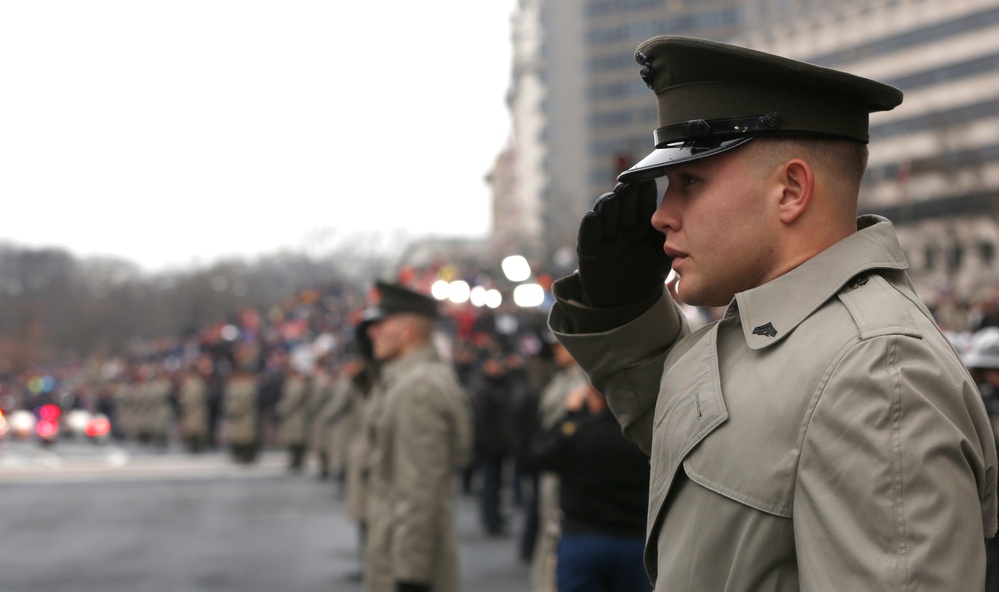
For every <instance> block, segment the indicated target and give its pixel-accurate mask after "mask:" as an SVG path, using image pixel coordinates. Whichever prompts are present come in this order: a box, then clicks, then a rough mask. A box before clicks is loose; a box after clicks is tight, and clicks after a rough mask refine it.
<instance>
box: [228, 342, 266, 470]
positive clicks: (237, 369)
mask: <svg viewBox="0 0 999 592" xmlns="http://www.w3.org/2000/svg"><path fill="white" fill-rule="evenodd" d="M257 356H258V353H257V349H256V348H255V347H253V346H249V345H240V346H238V347H237V349H236V352H235V358H236V359H235V365H234V367H233V370H232V374H230V375H229V376H228V378H226V381H225V387H224V390H223V393H222V414H223V428H222V429H223V434H224V437H225V441H226V444H227V445H228V446H229V450H230V452H231V453H232V456H233V459H235V460H236V462H240V463H252V462H254V461H255V460H256V459H257V453H258V452H259V442H260V438H259V433H258V431H259V426H258V422H259V420H258V415H259V410H258V406H257V375H256V372H255V371H256V369H257V361H258V357H257Z"/></svg>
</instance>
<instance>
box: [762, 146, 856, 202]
mask: <svg viewBox="0 0 999 592" xmlns="http://www.w3.org/2000/svg"><path fill="white" fill-rule="evenodd" d="M747 146H752V147H753V148H754V150H755V154H754V156H756V157H758V158H761V159H762V160H763V162H764V163H765V166H768V167H773V166H777V165H779V164H781V163H783V162H784V161H786V160H787V159H790V158H795V157H800V158H803V159H805V160H806V161H808V162H809V164H811V165H812V167H813V168H814V169H816V170H817V172H818V173H819V174H820V175H822V174H824V175H825V177H826V178H828V179H831V180H832V182H833V183H835V184H838V185H840V186H841V190H842V191H843V192H845V193H849V194H851V195H852V196H856V195H857V194H859V193H860V182H861V180H862V179H863V178H864V172H865V171H866V170H867V158H868V150H867V144H864V143H861V142H856V141H854V140H843V139H837V138H812V137H807V138H806V137H803V138H756V139H754V140H753V141H752V142H750V143H749V144H747Z"/></svg>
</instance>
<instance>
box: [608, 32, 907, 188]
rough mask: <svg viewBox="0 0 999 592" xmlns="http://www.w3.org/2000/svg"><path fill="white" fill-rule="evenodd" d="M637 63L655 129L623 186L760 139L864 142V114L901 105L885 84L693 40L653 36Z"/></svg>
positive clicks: (641, 49) (639, 51)
mask: <svg viewBox="0 0 999 592" xmlns="http://www.w3.org/2000/svg"><path fill="white" fill-rule="evenodd" d="M635 60H636V61H637V62H638V63H639V64H640V65H641V66H642V70H641V76H642V79H643V80H645V83H646V84H647V85H648V86H649V88H651V89H652V90H653V91H654V92H655V94H656V101H657V107H658V113H659V127H658V129H656V130H655V132H654V137H655V150H653V152H652V153H651V154H649V155H648V156H646V157H645V158H644V159H642V160H641V161H640V162H639V163H638V164H636V165H635V166H633V167H631V168H630V169H628V170H627V171H624V172H623V173H621V175H620V176H618V180H620V181H622V182H631V181H637V180H642V179H652V178H655V177H661V176H662V175H664V174H665V170H664V169H665V168H666V167H668V166H671V165H674V164H679V163H681V162H685V161H690V160H695V159H700V158H704V157H707V156H711V155H714V154H718V153H720V152H724V151H726V150H731V149H732V148H735V147H736V146H740V145H742V144H744V143H746V142H748V141H750V140H751V139H752V138H754V137H759V136H784V137H794V136H798V137H820V138H845V139H848V140H856V141H858V142H864V143H867V141H868V119H869V114H870V113H873V112H875V111H890V110H891V109H894V108H895V107H896V106H898V105H899V104H900V103H901V102H902V91H900V90H898V89H897V88H895V87H892V86H889V85H887V84H882V83H880V82H876V81H874V80H869V79H867V78H861V77H859V76H854V75H852V74H847V73H846V72H840V71H838V70H831V69H829V68H822V67H820V66H815V65H812V64H807V63H805V62H799V61H795V60H791V59H788V58H784V57H780V56H776V55H772V54H768V53H763V52H760V51H755V50H751V49H746V48H743V47H737V46H734V45H729V44H726V43H719V42H715V41H708V40H705V39H697V38H693V37H683V36H679V35H663V36H660V37H653V38H652V39H649V40H648V41H645V42H644V43H642V44H641V45H639V46H638V49H637V50H636V51H635Z"/></svg>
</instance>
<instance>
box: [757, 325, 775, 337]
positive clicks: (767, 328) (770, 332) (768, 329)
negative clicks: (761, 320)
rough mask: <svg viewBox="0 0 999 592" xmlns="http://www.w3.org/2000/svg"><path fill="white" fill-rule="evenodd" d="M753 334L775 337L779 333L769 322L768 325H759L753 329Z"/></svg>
mask: <svg viewBox="0 0 999 592" xmlns="http://www.w3.org/2000/svg"><path fill="white" fill-rule="evenodd" d="M753 335H766V336H767V337H774V336H776V335H777V329H774V326H773V324H772V323H767V324H766V325H760V326H759V327H757V328H755V329H753Z"/></svg>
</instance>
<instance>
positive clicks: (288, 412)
mask: <svg viewBox="0 0 999 592" xmlns="http://www.w3.org/2000/svg"><path fill="white" fill-rule="evenodd" d="M309 394H310V392H309V382H308V380H307V379H306V378H305V377H304V376H302V375H301V374H295V373H292V374H289V375H288V376H287V377H285V379H284V381H283V382H282V383H281V398H280V399H278V402H277V406H276V407H275V408H274V412H275V413H276V414H277V419H278V431H277V441H278V443H279V444H283V445H285V446H305V444H306V443H307V442H308V428H309V422H310V421H311V419H312V415H311V414H310V413H309V411H310V409H309V402H310V401H309Z"/></svg>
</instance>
